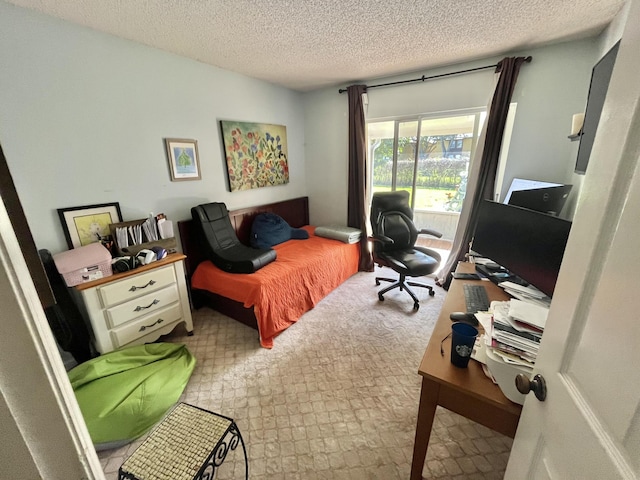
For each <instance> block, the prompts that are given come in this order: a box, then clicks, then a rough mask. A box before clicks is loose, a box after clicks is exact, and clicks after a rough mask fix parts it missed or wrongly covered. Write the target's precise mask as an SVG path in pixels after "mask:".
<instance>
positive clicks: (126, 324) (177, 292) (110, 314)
mask: <svg viewBox="0 0 640 480" xmlns="http://www.w3.org/2000/svg"><path fill="white" fill-rule="evenodd" d="M185 258H186V256H185V255H183V254H181V253H173V254H171V255H168V256H167V257H166V258H164V259H162V260H159V261H157V262H153V263H151V264H149V265H144V266H141V267H138V268H136V269H135V270H131V271H129V272H124V273H117V274H115V275H111V276H109V277H105V278H101V279H99V280H94V281H92V282H87V283H83V284H80V285H77V286H75V287H74V289H75V291H76V292H77V294H78V296H79V297H80V300H81V302H82V304H83V306H84V308H85V309H86V311H85V314H86V315H87V317H88V319H89V321H90V323H91V328H92V330H93V334H94V339H95V343H96V349H97V350H98V351H99V352H100V353H107V352H110V351H112V350H116V349H118V348H121V347H125V346H132V345H140V344H143V343H149V342H153V341H155V340H157V339H158V338H160V336H161V335H165V334H167V333H169V332H171V331H172V330H173V329H174V328H175V327H176V326H177V325H179V324H180V323H184V326H185V328H186V330H187V332H188V334H189V335H192V334H193V320H192V319H191V309H190V306H189V297H188V294H187V285H186V280H185V272H184V264H183V262H184V259H185Z"/></svg>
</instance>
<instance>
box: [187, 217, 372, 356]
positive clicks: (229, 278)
mask: <svg viewBox="0 0 640 480" xmlns="http://www.w3.org/2000/svg"><path fill="white" fill-rule="evenodd" d="M304 228H305V230H307V231H308V232H309V238H308V239H307V240H289V241H287V242H284V243H281V244H280V245H276V246H275V247H274V249H275V250H276V252H277V253H278V256H277V258H276V260H275V261H274V262H271V263H270V264H269V265H267V266H265V267H263V268H261V269H260V270H258V271H257V272H255V273H251V274H245V273H227V272H224V271H222V270H220V269H219V268H217V267H216V266H215V265H213V264H212V263H211V262H210V261H205V262H202V263H200V265H198V268H196V271H195V273H194V274H193V277H192V279H191V286H192V288H196V289H201V290H208V291H210V292H213V293H216V294H218V295H222V296H224V297H227V298H230V299H232V300H235V301H237V302H242V303H243V304H244V306H245V307H249V308H250V307H254V314H255V316H256V318H257V320H258V332H259V334H260V345H262V346H263V347H266V348H271V347H273V339H274V338H275V337H276V336H277V335H278V334H279V333H280V332H282V331H283V330H285V329H286V328H288V327H289V326H290V325H292V324H293V323H295V322H296V321H298V319H299V318H300V317H301V316H302V314H303V313H305V312H306V311H308V310H311V309H312V308H313V307H314V306H315V305H317V303H318V302H319V301H320V300H322V299H323V298H324V297H325V296H326V295H328V294H329V293H330V292H331V291H332V290H334V289H335V288H336V287H337V286H338V285H340V284H341V283H342V282H344V281H345V280H346V279H347V278H349V277H350V276H351V275H353V274H354V273H356V272H357V271H358V260H359V258H360V248H359V244H346V243H342V242H340V241H338V240H332V239H329V238H323V237H316V236H315V235H314V234H313V232H314V230H315V227H312V226H306V227H304Z"/></svg>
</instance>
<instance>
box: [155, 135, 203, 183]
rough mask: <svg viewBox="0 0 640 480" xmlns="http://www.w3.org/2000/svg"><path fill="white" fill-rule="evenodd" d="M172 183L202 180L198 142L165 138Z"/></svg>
mask: <svg viewBox="0 0 640 480" xmlns="http://www.w3.org/2000/svg"><path fill="white" fill-rule="evenodd" d="M164 141H165V144H166V147H167V158H168V159H169V172H170V173H171V181H172V182H177V181H180V180H200V178H201V176H200V160H199V158H198V142H197V141H196V140H189V139H185V138H165V139H164Z"/></svg>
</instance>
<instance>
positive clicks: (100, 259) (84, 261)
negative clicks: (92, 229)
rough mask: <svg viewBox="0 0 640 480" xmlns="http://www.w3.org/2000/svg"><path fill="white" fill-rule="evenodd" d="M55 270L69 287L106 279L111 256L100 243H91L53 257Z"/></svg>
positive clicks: (108, 273)
mask: <svg viewBox="0 0 640 480" xmlns="http://www.w3.org/2000/svg"><path fill="white" fill-rule="evenodd" d="M53 261H54V262H55V264H56V268H57V269H58V272H59V273H60V275H62V278H64V281H65V283H66V284H67V286H69V287H73V286H74V285H79V284H81V283H84V282H90V281H91V280H97V279H99V278H103V277H108V276H109V275H111V274H112V273H113V272H112V270H111V254H110V253H109V250H107V249H106V248H105V247H104V246H103V245H102V244H101V243H99V242H98V243H91V244H89V245H85V246H84V247H78V248H74V249H73V250H67V251H66V252H61V253H57V254H55V255H53Z"/></svg>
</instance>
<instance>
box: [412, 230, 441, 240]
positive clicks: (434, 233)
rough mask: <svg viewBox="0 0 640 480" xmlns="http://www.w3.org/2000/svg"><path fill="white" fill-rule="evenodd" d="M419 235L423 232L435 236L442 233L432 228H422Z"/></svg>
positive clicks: (439, 235)
mask: <svg viewBox="0 0 640 480" xmlns="http://www.w3.org/2000/svg"><path fill="white" fill-rule="evenodd" d="M418 234H419V235H421V234H425V235H432V236H434V237H438V238H440V237H442V233H440V232H438V231H437V230H430V229H428V228H421V229H420V231H419V232H418Z"/></svg>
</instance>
